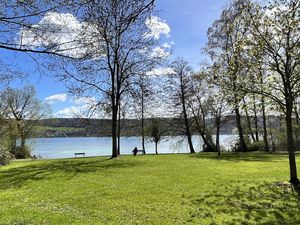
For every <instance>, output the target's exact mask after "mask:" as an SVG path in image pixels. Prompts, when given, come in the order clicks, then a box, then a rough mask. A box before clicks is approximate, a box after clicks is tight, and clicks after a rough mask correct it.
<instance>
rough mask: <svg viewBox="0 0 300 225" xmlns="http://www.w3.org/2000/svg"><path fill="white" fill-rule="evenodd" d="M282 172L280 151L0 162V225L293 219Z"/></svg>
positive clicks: (292, 194)
mask: <svg viewBox="0 0 300 225" xmlns="http://www.w3.org/2000/svg"><path fill="white" fill-rule="evenodd" d="M297 160H298V161H300V155H299V154H298V156H297ZM298 164H299V163H298ZM299 166H300V165H299ZM298 172H299V174H300V170H298ZM288 175H289V172H288V160H287V155H285V154H262V153H246V154H234V153H227V154H224V155H223V156H222V158H221V159H218V158H217V157H216V156H215V154H209V153H200V154H195V155H188V154H186V155H159V156H155V155H146V156H137V157H133V156H123V157H121V158H119V159H115V160H108V158H105V157H96V158H83V159H64V160H41V161H16V162H14V163H13V164H11V165H9V166H6V167H2V168H0V224H30V225H31V224H39V225H40V224H59V225H62V224H72V225H75V224H163V225H164V224H300V197H299V196H300V193H299V190H295V189H294V188H293V187H291V186H290V185H289V183H287V182H285V181H287V180H288Z"/></svg>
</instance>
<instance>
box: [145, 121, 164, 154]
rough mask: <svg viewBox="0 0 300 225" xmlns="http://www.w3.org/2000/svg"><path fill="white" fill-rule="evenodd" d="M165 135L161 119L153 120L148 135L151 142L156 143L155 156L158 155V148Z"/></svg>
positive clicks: (147, 131) (147, 130) (148, 127)
mask: <svg viewBox="0 0 300 225" xmlns="http://www.w3.org/2000/svg"><path fill="white" fill-rule="evenodd" d="M164 133H165V132H164V131H163V130H162V126H161V123H160V121H159V119H152V120H151V122H150V124H149V125H148V126H147V129H146V134H147V136H148V137H149V140H150V141H151V142H154V143H155V154H158V150H157V147H158V144H159V143H160V141H161V140H162V137H163V135H164Z"/></svg>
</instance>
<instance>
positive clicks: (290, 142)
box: [285, 96, 300, 185]
mask: <svg viewBox="0 0 300 225" xmlns="http://www.w3.org/2000/svg"><path fill="white" fill-rule="evenodd" d="M292 113H293V100H292V96H286V115H285V121H286V136H287V148H288V152H289V164H290V182H291V183H292V184H296V185H298V184H300V181H299V179H298V177H297V166H296V158H295V150H296V148H295V147H296V146H295V142H294V137H293V125H292Z"/></svg>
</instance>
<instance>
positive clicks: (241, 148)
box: [234, 106, 247, 152]
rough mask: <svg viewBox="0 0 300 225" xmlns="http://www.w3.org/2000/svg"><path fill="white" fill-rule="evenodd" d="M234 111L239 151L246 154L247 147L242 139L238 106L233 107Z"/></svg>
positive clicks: (242, 133)
mask: <svg viewBox="0 0 300 225" xmlns="http://www.w3.org/2000/svg"><path fill="white" fill-rule="evenodd" d="M234 111H235V118H236V126H237V129H238V132H239V142H240V143H239V144H240V151H241V152H246V151H247V145H246V143H245V139H244V132H243V128H242V123H241V115H240V110H239V108H238V106H236V107H235V109H234Z"/></svg>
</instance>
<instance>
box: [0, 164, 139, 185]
mask: <svg viewBox="0 0 300 225" xmlns="http://www.w3.org/2000/svg"><path fill="white" fill-rule="evenodd" d="M140 164H141V162H140V161H128V160H109V159H87V158H85V159H70V160H60V161H57V160H53V161H52V160H49V161H36V162H33V163H32V164H30V165H27V166H22V167H16V168H10V169H8V170H2V171H1V170H0V189H7V188H18V187H21V186H22V185H24V184H26V183H28V182H32V181H38V180H44V179H45V180H50V179H55V178H59V177H64V179H66V180H68V179H71V178H73V177H75V176H76V175H79V174H88V173H100V174H101V175H104V176H106V175H107V176H109V175H111V174H112V173H115V171H116V170H118V169H125V168H133V167H136V166H139V165H140Z"/></svg>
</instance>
